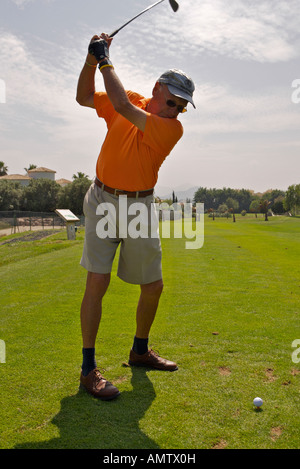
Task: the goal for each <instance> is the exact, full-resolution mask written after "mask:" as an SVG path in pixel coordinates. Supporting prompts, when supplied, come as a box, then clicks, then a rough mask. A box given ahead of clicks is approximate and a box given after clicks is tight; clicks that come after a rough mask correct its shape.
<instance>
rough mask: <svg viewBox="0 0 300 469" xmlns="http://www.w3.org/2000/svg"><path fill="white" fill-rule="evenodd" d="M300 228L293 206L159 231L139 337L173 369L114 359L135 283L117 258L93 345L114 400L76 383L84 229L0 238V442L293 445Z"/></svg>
mask: <svg viewBox="0 0 300 469" xmlns="http://www.w3.org/2000/svg"><path fill="white" fill-rule="evenodd" d="M299 228H300V219H294V218H284V217H273V218H271V219H270V220H269V222H264V221H263V219H262V218H258V219H255V218H253V217H252V216H251V217H250V216H247V217H238V218H237V222H236V223H233V222H232V219H231V220H226V219H225V220H224V219H216V220H215V221H213V220H212V219H211V218H206V219H205V242H204V246H203V248H202V249H199V250H186V249H185V248H184V247H185V241H186V240H185V239H163V240H162V244H163V273H164V283H165V288H164V292H163V295H162V298H161V302H160V307H159V311H158V313H157V318H156V321H155V322H154V325H153V328H152V331H151V335H150V346H152V347H153V348H154V349H156V350H158V351H159V353H160V354H161V355H162V356H165V357H167V358H170V359H172V360H175V361H177V363H178V365H179V369H178V371H176V372H174V373H164V372H159V371H155V370H143V369H134V368H133V369H131V368H130V367H127V366H124V365H123V363H124V362H127V360H128V355H129V349H130V347H131V345H132V341H133V335H134V332H135V308H136V304H137V300H138V296H139V287H138V286H134V285H128V284H126V283H124V282H122V281H121V280H120V279H118V278H117V277H116V275H115V273H116V264H115V265H114V272H113V275H112V280H111V284H110V287H109V290H108V292H107V295H106V297H105V299H104V311H103V318H102V322H101V326H100V330H99V335H98V339H97V348H96V352H97V361H98V364H99V366H100V367H102V368H104V369H105V370H106V371H105V376H106V377H107V379H109V380H110V381H112V382H113V383H114V384H116V385H117V386H118V388H119V389H120V391H121V396H120V397H119V398H118V399H117V400H115V401H112V402H102V401H98V400H96V399H94V398H92V397H91V396H89V395H87V394H86V393H85V392H83V391H81V390H79V388H78V385H79V374H80V365H81V346H82V345H81V334H80V321H79V309H80V303H81V299H82V295H83V293H84V287H85V278H86V274H85V271H84V269H82V267H80V265H79V261H80V257H81V252H82V247H83V237H84V232H83V231H81V232H80V233H78V234H77V239H76V241H73V242H72V241H68V240H67V239H66V233H65V232H61V233H58V234H54V235H53V236H50V237H48V238H44V239H42V240H39V241H27V242H21V241H19V242H16V243H9V244H4V245H0V282H1V298H0V308H1V309H0V311H1V313H0V314H1V316H0V339H2V340H4V341H5V343H6V363H2V364H0V383H1V384H0V386H1V393H0V409H1V410H0V448H9V449H10V448H46V449H47V448H49V449H50V448H51V449H52V448H53V449H55V448H70V449H73V448H94V449H99V448H100V449H117V448H118V449H127V448H128V449H137V448H142V449H155V448H156V449H157V448H161V449H210V448H215V447H221V448H223V447H224V448H228V449H235V448H251V449H252V448H260V449H272V448H274V449H275V448H277V449H278V448H290V449H292V448H298V449H299V447H300V427H299V405H300V394H299V381H300V366H299V364H296V363H293V361H292V352H293V351H294V349H293V348H292V342H293V341H294V340H295V339H300V327H299V313H300V311H299V290H300V266H299V254H300V252H299V251H300V248H299ZM19 236H20V235H14V236H11V237H7V238H0V243H3V242H4V241H6V240H11V239H14V238H16V237H17V238H18V237H19ZM299 357H300V353H299ZM256 396H260V397H262V398H263V400H264V405H263V407H262V410H261V411H260V412H257V411H256V410H255V409H254V408H253V405H252V400H253V398H254V397H256Z"/></svg>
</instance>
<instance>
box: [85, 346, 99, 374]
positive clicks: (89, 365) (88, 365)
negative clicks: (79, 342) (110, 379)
mask: <svg viewBox="0 0 300 469" xmlns="http://www.w3.org/2000/svg"><path fill="white" fill-rule="evenodd" d="M82 355H83V361H82V374H83V376H87V375H88V374H89V373H90V372H91V371H92V370H94V369H95V368H96V367H97V363H96V358H95V349H94V348H83V349H82Z"/></svg>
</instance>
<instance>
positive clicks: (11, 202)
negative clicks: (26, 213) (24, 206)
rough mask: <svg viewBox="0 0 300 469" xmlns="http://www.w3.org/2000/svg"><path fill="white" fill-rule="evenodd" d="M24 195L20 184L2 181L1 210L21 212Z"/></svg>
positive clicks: (0, 183)
mask: <svg viewBox="0 0 300 469" xmlns="http://www.w3.org/2000/svg"><path fill="white" fill-rule="evenodd" d="M22 194H23V191H22V189H21V187H20V184H18V183H16V182H11V181H0V210H3V211H7V210H19V208H20V203H21V199H22Z"/></svg>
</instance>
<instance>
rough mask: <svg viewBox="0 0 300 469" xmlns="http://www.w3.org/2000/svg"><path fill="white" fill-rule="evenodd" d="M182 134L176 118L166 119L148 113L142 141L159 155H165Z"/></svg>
mask: <svg viewBox="0 0 300 469" xmlns="http://www.w3.org/2000/svg"><path fill="white" fill-rule="evenodd" d="M182 135H183V127H182V125H181V123H180V122H179V121H178V120H177V119H167V118H164V117H159V116H157V115H155V114H148V116H147V122H146V127H145V131H144V136H143V143H144V144H145V145H148V146H149V147H151V148H152V149H153V150H154V151H155V152H157V153H158V154H160V155H163V156H167V155H169V153H170V152H171V150H172V149H173V148H174V146H175V145H176V143H177V142H178V141H179V140H180V139H181V137H182Z"/></svg>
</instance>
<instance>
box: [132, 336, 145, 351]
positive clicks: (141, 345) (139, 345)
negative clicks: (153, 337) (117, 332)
mask: <svg viewBox="0 0 300 469" xmlns="http://www.w3.org/2000/svg"><path fill="white" fill-rule="evenodd" d="M132 350H133V351H134V352H135V353H137V354H138V355H143V354H144V353H146V352H148V339H139V338H138V337H136V336H134V342H133V347H132Z"/></svg>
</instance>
